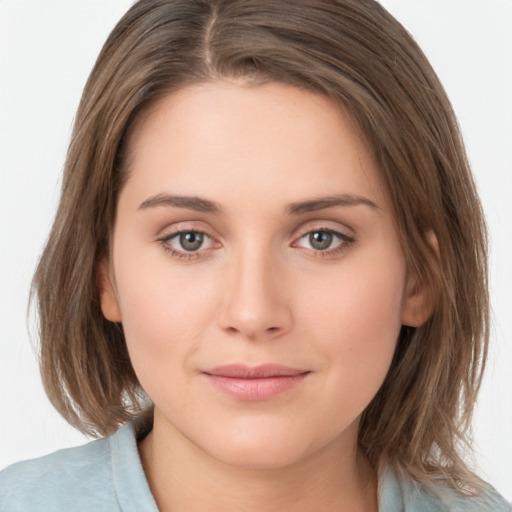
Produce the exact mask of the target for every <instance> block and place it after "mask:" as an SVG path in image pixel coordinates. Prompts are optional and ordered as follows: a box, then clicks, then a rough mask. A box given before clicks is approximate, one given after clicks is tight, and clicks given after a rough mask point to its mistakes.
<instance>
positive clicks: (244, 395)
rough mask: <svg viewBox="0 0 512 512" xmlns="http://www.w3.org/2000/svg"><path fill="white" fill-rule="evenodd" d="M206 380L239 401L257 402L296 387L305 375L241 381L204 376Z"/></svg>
mask: <svg viewBox="0 0 512 512" xmlns="http://www.w3.org/2000/svg"><path fill="white" fill-rule="evenodd" d="M204 375H205V376H206V377H207V378H208V380H209V381H210V382H211V383H212V384H213V385H214V386H215V387H216V388H217V389H220V390H221V391H223V392H224V393H226V394H228V395H231V396H233V397H235V398H238V399H239V400H244V401H251V402H257V401H262V400H269V399H270V398H273V397H275V396H277V395H280V394H281V393H284V392H285V391H289V390H291V389H293V388H295V387H296V386H298V385H299V384H300V383H301V382H302V381H303V380H304V379H305V378H306V375H307V373H300V374H298V375H282V376H281V375H279V376H275V377H264V378H259V379H258V378H253V379H241V378H238V377H236V378H234V377H224V376H222V375H210V374H207V373H206V374H204Z"/></svg>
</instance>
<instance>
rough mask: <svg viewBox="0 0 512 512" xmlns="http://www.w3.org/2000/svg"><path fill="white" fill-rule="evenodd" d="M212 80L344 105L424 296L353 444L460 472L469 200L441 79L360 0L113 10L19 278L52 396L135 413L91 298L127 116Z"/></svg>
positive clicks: (475, 326) (81, 424) (482, 299)
mask: <svg viewBox="0 0 512 512" xmlns="http://www.w3.org/2000/svg"><path fill="white" fill-rule="evenodd" d="M217 79H244V80H247V81H249V82H254V83H260V82H261V83H263V82H269V81H274V82H281V83H285V84H289V85H292V86H296V87H299V88H301V89H305V90H311V91H315V92H318V93H321V94H323V95H325V96H326V97H328V98H330V99H332V100H333V101H335V102H336V103H337V104H338V105H340V106H341V107H343V108H344V109H345V111H348V112H349V113H350V115H351V117H352V118H353V120H354V121H355V123H356V125H357V126H358V128H359V130H360V131H361V133H362V135H363V137H364V139H365V141H366V143H367V146H368V148H369V149H370V151H371V152H372V154H373V156H374V158H375V161H376V163H377V166H378V168H379V169H380V171H381V173H382V180H383V182H384V183H385V186H386V188H387V191H388V193H389V196H390V199H391V202H392V205H393V208H394V211H395V217H396V224H397V229H398V231H399V234H400V236H401V243H402V246H403V250H404V252H405V255H406V259H407V264H408V269H409V272H411V273H413V274H415V275H416V276H417V278H418V279H419V281H420V282H423V283H426V285H428V286H429V288H430V290H431V293H432V300H433V304H434V307H433V313H432V315H431V317H430V319H429V320H428V321H427V322H426V323H425V324H424V325H422V326H420V327H417V328H410V327H403V328H402V332H401V334H400V337H399V340H398V344H397V348H396V353H395V357H394V360H393V362H392V365H391V368H390V370H389V373H388V375H387V378H386V380H385V382H384V384H383V386H382V388H381V389H380V390H379V392H378V393H377V395H376V396H375V398H374V399H373V400H372V402H371V403H370V405H369V406H368V407H367V408H366V410H365V412H364V414H363V417H362V419H361V423H360V430H359V445H360V447H361V449H362V450H363V451H364V453H365V454H366V456H367V457H368V459H369V460H370V462H371V463H372V464H373V465H374V467H376V468H377V467H380V466H381V465H391V466H392V467H394V468H401V470H402V471H405V472H406V473H408V474H409V475H410V476H412V477H413V478H415V479H416V480H418V481H423V482H427V481H433V480H442V481H444V482H445V483H448V484H450V485H451V486H459V487H460V486H461V485H465V484H467V483H473V484H474V483H475V479H474V478H473V477H472V474H471V472H470V471H469V470H468V468H467V466H466V464H465V462H464V461H463V459H462V457H461V455H460V453H461V450H460V448H461V447H462V446H463V445H465V444H466V443H467V439H468V428H469V426H470V419H471V415H472V411H473V406H474V403H475V398H476V393H477V391H478V388H479V385H480V380H481V372H482V369H483V366H484V363H485V358H486V352H487V342H488V296H487V275H486V269H487V261H486V234H485V225H484V220H483V215H482V211H481V206H480V203H479V200H478V197H477V194H476V191H475V185H474V182H473V178H472V176H471V172H470V169H469V165H468V161H467V158H466V154H465V151H464V147H463V144H462V142H461V136H460V133H459V129H458V127H457V122H456V119H455V117H454V114H453V111H452V108H451V106H450V103H449V100H448V99H447V96H446V94H445V92H444V90H443V87H442V86H441V84H440V82H439V80H438V78H437V76H436V74H435V72H434V71H433V69H432V68H431V66H430V64H429V63H428V61H427V59H426V58H425V56H424V55H423V53H422V52H421V50H420V49H419V47H418V46H417V44H416V43H415V42H414V40H413V39H412V37H411V36H410V35H409V34H408V33H407V31H406V30H405V29H404V28H403V27H402V26H401V25H400V24H399V23H398V22H397V21H396V20H395V19H394V18H393V17H392V16H391V15H390V14H389V13H387V12H386V11H385V10H384V9H383V8H382V7H381V6H380V5H379V4H378V3H377V2H375V1H373V0H322V1H320V0H141V1H139V2H137V3H136V4H135V5H134V6H133V7H132V8H131V9H130V10H129V11H128V12H127V14H126V15H125V16H124V17H123V18H122V20H121V21H120V22H119V23H118V25H117V26H116V27H115V29H114V30H113V32H112V33H111V34H110V36H109V38H108V40H107V41H106V43H105V45H104V47H103V49H102V51H101V53H100V55H99V57H98V60H97V62H96V65H95V66H94V69H93V71H92V73H91V75H90V77H89V80H88V82H87V85H86V87H85V90H84V93H83V96H82V100H81V102H80V107H79V109H78V113H77V116H76V121H75V126H74V131H73V135H72V140H71V144H70V147H69V152H68V155H67V160H66V165H65V172H64V177H63V185H62V195H61V199H60V205H59V208H58V212H57V215H56V218H55V222H54V225H53V228H52V231H51V234H50V237H49V240H48V242H47V244H46V248H45V249H44V252H43V254H42V257H41V260H40V263H39V266H38V268H37V271H36V274H35V278H34V291H35V293H36V296H37V304H38V307H39V317H40V336H41V372H42V376H43V382H44V385H45V389H46V392H47V394H48V396H49V397H50V400H51V402H52V403H53V405H54V406H55V407H56V408H57V410H58V411H59V412H60V413H61V414H62V415H63V416H64V417H65V418H66V419H67V421H68V422H70V423H71V424H72V425H74V426H75V427H77V428H78V429H80V430H81V431H83V432H86V433H88V434H92V435H99V436H105V435H108V434H111V433H112V432H114V431H115V430H116V429H117V428H118V427H119V426H120V425H121V424H123V423H125V422H126V421H128V420H130V419H131V418H133V417H134V416H139V415H141V414H143V412H144V411H145V410H146V411H147V410H148V403H147V401H145V399H144V393H143V392H142V390H141V389H140V387H139V384H138V381H137V377H136V375H135V373H134V371H133V368H132V366H131V363H130V359H129V357H128V352H127V349H126V345H125V341H124V336H123V330H122V326H121V325H118V324H114V323H111V322H108V321H107V320H106V319H105V318H104V317H103V315H102V313H101V309H100V304H99V298H98V289H97V276H96V274H97V267H98V262H99V261H100V259H101V258H102V257H104V256H108V250H109V239H110V236H111V232H112V229H113V225H114V220H115V212H116V201H117V196H118V193H119V190H120V189H121V188H122V185H123V181H124V179H126V172H125V170H126V163H127V162H126V155H127V154H128V151H127V147H128V146H129V144H127V142H129V139H130V134H131V133H132V132H133V129H134V127H135V126H136V123H137V122H138V121H140V119H141V116H142V114H144V113H147V112H148V111H149V109H150V108H152V107H154V105H155V104H156V103H157V102H158V100H159V99H161V98H163V97H164V96H165V95H168V94H169V93H171V92H172V91H176V90H177V89H180V88H183V87H186V86H187V85H189V84H195V83H202V82H207V81H211V80H217ZM429 233H435V236H436V237H437V247H433V245H436V244H433V243H432V240H430V241H429V236H428V234H429ZM430 238H431V237H430Z"/></svg>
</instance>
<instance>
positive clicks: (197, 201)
mask: <svg viewBox="0 0 512 512" xmlns="http://www.w3.org/2000/svg"><path fill="white" fill-rule="evenodd" d="M359 205H364V206H368V207H370V208H371V209H373V210H380V207H379V206H378V205H377V204H376V203H374V202H373V201H372V200H370V199H368V198H366V197H362V196H357V195H354V194H341V195H335V196H327V197H319V198H316V199H310V200H308V201H300V202H297V203H291V204H289V205H288V206H287V207H286V211H287V213H288V214H289V215H300V214H303V213H308V212H315V211H318V210H323V209H325V208H333V207H336V206H359ZM157 206H173V207H175V208H185V209H187V210H195V211H198V212H203V213H216V214H220V213H222V211H223V210H222V207H221V206H220V205H219V204H218V203H216V202H214V201H210V200H209V199H204V198H201V197H196V196H172V195H169V194H158V195H156V196H152V197H149V198H148V199H146V200H144V201H143V202H142V203H141V204H140V205H139V207H138V209H139V210H145V209H147V208H155V207H157Z"/></svg>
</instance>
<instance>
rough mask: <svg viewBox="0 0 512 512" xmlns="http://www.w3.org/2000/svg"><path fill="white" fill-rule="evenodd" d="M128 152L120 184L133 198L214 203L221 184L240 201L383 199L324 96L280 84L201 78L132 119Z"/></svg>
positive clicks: (352, 136)
mask: <svg viewBox="0 0 512 512" xmlns="http://www.w3.org/2000/svg"><path fill="white" fill-rule="evenodd" d="M129 154H130V167H129V171H128V176H129V178H128V181H129V182H130V181H133V182H134V187H133V188H134V189H137V190H138V191H139V192H140V194H141V195H143V194H154V193H158V192H162V193H163V192H173V193H179V194H183V195H190V194H196V195H204V196H211V195H215V196H218V199H219V200H221V199H222V196H223V191H224V192H225V191H227V190H233V189H236V190H237V191H238V193H239V195H240V196H243V197H245V198H247V197H250V196H253V195H254V194H256V193H260V194H265V193H267V194H269V192H270V190H274V191H275V190H281V191H282V194H283V197H284V195H286V198H287V199H288V200H289V201H290V202H293V201H300V200H302V199H303V198H304V197H311V196H315V195H317V196H325V195H327V194H328V193H330V192H331V193H334V192H337V193H353V194H361V193H364V194H365V195H372V196H377V197H378V198H379V201H380V202H383V201H384V198H383V189H382V184H381V183H380V179H379V173H378V171H377V169H376V167H375V165H374V162H373V160H372V158H371V157H370V153H369V151H368V148H367V147H366V145H365V143H364V142H363V140H362V138H361V137H360V136H359V131H358V129H357V128H356V125H355V123H354V122H353V120H352V119H351V118H350V117H349V116H348V115H347V113H346V112H345V111H344V110H343V109H342V108H341V107H338V106H337V105H335V104H334V103H333V102H332V101H330V100H329V99H327V98H326V97H324V96H322V95H320V94H317V93H313V92H310V91H304V90H300V89H298V88H295V87H291V86H288V85H284V84H278V83H267V84H265V85H258V86H254V85H249V84H240V83H231V82H209V83H204V84H199V85H194V86H189V87H186V88H183V89H181V90H179V91H176V92H173V93H171V94H169V95H168V96H166V97H165V98H163V99H162V100H161V101H160V102H158V103H157V104H156V105H155V106H153V108H152V109H151V110H150V111H148V112H147V113H146V115H145V116H144V118H142V119H141V120H140V122H139V124H138V126H137V127H136V129H135V130H134V132H133V134H132V136H131V138H130V142H129ZM336 188H337V189H338V190H334V189H336ZM157 189H161V190H157Z"/></svg>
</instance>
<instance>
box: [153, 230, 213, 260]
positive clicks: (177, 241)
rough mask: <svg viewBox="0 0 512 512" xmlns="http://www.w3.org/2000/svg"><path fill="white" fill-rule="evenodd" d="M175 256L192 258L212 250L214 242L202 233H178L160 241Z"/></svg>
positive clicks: (190, 231)
mask: <svg viewBox="0 0 512 512" xmlns="http://www.w3.org/2000/svg"><path fill="white" fill-rule="evenodd" d="M158 241H159V242H160V243H161V244H162V245H163V247H164V249H166V250H167V251H170V252H171V254H172V255H173V256H177V257H181V256H183V257H186V256H192V255H193V254H194V253H197V252H199V251H203V250H207V249H210V248H211V247H212V245H213V243H214V242H213V240H212V239H211V238H210V237H209V236H208V235H207V234H206V233H203V232H201V231H193V230H188V231H177V232H175V233H172V234H171V235H168V236H165V237H163V238H160V239H159V240H158Z"/></svg>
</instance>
